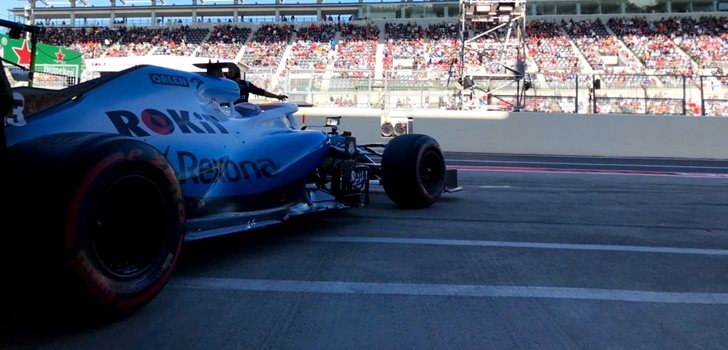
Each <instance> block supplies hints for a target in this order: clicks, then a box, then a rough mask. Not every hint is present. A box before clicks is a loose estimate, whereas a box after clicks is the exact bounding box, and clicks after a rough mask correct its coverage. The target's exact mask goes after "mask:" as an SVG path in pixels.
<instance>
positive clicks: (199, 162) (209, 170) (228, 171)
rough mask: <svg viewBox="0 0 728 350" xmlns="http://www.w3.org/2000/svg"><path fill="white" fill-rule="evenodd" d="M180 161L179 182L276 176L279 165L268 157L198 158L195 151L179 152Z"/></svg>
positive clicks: (206, 183)
mask: <svg viewBox="0 0 728 350" xmlns="http://www.w3.org/2000/svg"><path fill="white" fill-rule="evenodd" d="M177 162H179V171H180V174H179V182H180V183H181V184H184V183H187V181H188V180H189V181H191V182H192V183H193V184H200V183H202V184H205V185H209V184H211V183H215V182H223V183H231V182H239V181H243V180H251V179H253V178H255V179H260V178H262V177H274V176H276V172H277V171H278V165H277V164H276V163H275V162H274V161H273V160H272V159H268V158H261V159H258V160H256V161H252V160H243V161H237V162H236V161H233V160H230V158H228V157H224V158H221V159H207V158H197V156H195V155H194V154H193V153H191V152H186V151H179V152H177Z"/></svg>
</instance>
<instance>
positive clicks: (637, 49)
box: [607, 17, 693, 75]
mask: <svg viewBox="0 0 728 350" xmlns="http://www.w3.org/2000/svg"><path fill="white" fill-rule="evenodd" d="M607 24H608V25H609V27H610V28H611V29H612V30H613V31H614V32H615V33H616V34H617V35H618V36H619V38H620V39H621V40H622V41H623V42H624V43H625V44H626V45H627V47H628V48H629V49H630V50H631V51H632V52H633V53H634V54H635V55H636V56H637V58H638V59H639V60H640V61H641V62H642V63H643V64H644V66H645V68H646V69H649V71H646V72H647V73H654V74H679V75H683V74H687V75H692V74H693V62H692V60H691V59H690V58H689V57H688V56H687V55H686V54H685V53H683V52H682V50H680V48H679V47H678V46H677V45H676V44H675V42H673V41H672V40H671V39H670V37H669V36H668V35H669V34H670V33H673V32H675V31H677V28H678V27H679V25H678V22H677V21H676V20H675V18H674V17H671V18H667V19H662V20H660V21H655V22H650V21H648V20H647V19H645V18H644V17H641V18H610V19H609V21H608V22H607Z"/></svg>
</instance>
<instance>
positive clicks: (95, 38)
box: [40, 27, 123, 59]
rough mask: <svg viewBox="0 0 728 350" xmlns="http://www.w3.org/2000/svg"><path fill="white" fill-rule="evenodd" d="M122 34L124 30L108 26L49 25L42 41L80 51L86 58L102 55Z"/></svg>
mask: <svg viewBox="0 0 728 350" xmlns="http://www.w3.org/2000/svg"><path fill="white" fill-rule="evenodd" d="M122 35H123V32H122V31H118V30H114V29H111V28H108V27H81V28H67V27H47V28H46V31H45V33H44V35H43V37H41V39H40V41H41V42H44V43H47V44H50V45H57V46H63V47H68V48H70V49H72V50H76V51H79V52H80V53H81V55H83V58H84V59H86V58H98V57H101V56H102V55H104V53H105V52H106V50H107V49H108V48H109V47H110V46H111V45H112V44H113V43H115V42H117V41H119V40H120V39H121V36H122Z"/></svg>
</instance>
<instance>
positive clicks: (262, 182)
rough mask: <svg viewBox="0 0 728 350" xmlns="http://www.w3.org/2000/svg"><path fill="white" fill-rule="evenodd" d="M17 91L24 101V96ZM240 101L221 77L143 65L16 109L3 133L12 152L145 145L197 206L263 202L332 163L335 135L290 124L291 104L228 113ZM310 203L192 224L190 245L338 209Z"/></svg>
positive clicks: (324, 198) (324, 199)
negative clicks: (125, 141)
mask: <svg viewBox="0 0 728 350" xmlns="http://www.w3.org/2000/svg"><path fill="white" fill-rule="evenodd" d="M16 91H19V92H20V94H23V90H22V89H16ZM25 92H26V93H32V89H27V88H26V91H25ZM238 94H239V92H238V86H237V84H236V83H235V82H233V81H231V80H227V79H224V78H218V77H215V76H210V75H206V74H198V73H190V72H182V71H177V70H172V69H166V68H161V67H155V66H139V67H135V68H131V69H128V70H126V71H123V72H119V73H117V74H115V75H114V76H112V77H102V78H99V82H96V83H94V84H93V86H91V87H89V88H83V87H78V88H77V93H75V94H73V96H68V97H67V98H65V99H62V100H61V101H59V102H57V103H54V104H51V105H50V106H46V107H44V108H41V109H40V110H38V111H33V112H32V113H30V114H28V115H22V110H17V111H16V115H15V119H14V121H15V123H10V125H8V126H7V127H6V135H7V145H8V147H9V148H10V147H13V145H14V144H17V143H20V142H23V141H27V140H32V139H34V138H37V137H41V136H45V135H50V134H60V133H72V132H94V133H108V134H113V135H123V136H127V137H130V138H134V139H137V140H141V141H143V142H146V143H148V144H150V145H152V146H153V147H155V148H156V149H157V150H159V152H160V153H162V154H163V155H165V156H166V158H167V160H168V161H169V163H170V165H171V166H172V168H173V169H174V171H175V173H176V174H177V177H178V180H179V183H180V184H181V187H182V191H183V195H184V197H185V199H187V200H191V199H195V200H196V201H197V203H206V202H214V201H217V202H220V201H221V200H222V201H224V200H226V199H229V200H234V199H235V198H250V197H254V196H262V195H265V194H266V193H268V192H270V191H274V190H276V189H280V188H284V187H286V186H289V185H291V184H294V183H297V182H301V181H302V180H305V178H306V177H308V176H310V174H311V173H312V172H314V170H315V169H316V168H317V167H318V166H319V165H320V164H321V163H322V162H323V161H324V159H325V158H326V157H327V154H328V152H329V148H330V138H329V136H328V135H327V134H326V133H324V132H322V131H307V130H300V129H301V128H300V126H299V125H298V124H297V121H296V119H295V118H294V117H293V113H295V112H296V111H297V109H298V107H297V106H296V105H294V104H288V103H275V104H270V105H261V106H258V105H253V104H239V105H235V106H234V107H230V105H231V104H232V103H233V101H235V99H237V98H238V97H239V96H238ZM26 102H27V101H26ZM26 110H28V108H26ZM13 124H15V125H16V126H13ZM310 197H311V198H312V199H311V200H307V201H305V202H306V203H298V205H296V203H293V204H290V205H289V206H288V207H286V208H285V209H281V208H277V209H268V210H267V211H257V212H255V213H252V214H251V213H245V214H243V213H240V212H236V213H219V214H218V215H215V217H214V219H212V218H211V217H209V216H208V217H198V218H195V217H194V216H193V215H191V216H192V217H189V218H188V226H189V228H188V239H195V238H203V237H207V236H213V235H219V234H225V233H231V232H236V231H240V230H244V229H246V228H251V227H252V226H256V227H259V226H261V225H264V224H265V223H275V222H280V221H282V220H285V219H287V218H288V217H289V216H290V215H295V214H300V213H304V212H308V211H318V210H324V209H335V208H340V207H342V206H341V205H340V204H327V205H323V206H318V207H314V206H311V205H310V204H311V202H312V201H313V200H314V199H315V198H320V199H321V202H322V203H330V202H332V198H330V196H327V195H326V194H323V193H320V194H317V195H313V196H310ZM195 220H197V221H199V223H196V221H195Z"/></svg>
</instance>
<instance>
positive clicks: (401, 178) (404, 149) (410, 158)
mask: <svg viewBox="0 0 728 350" xmlns="http://www.w3.org/2000/svg"><path fill="white" fill-rule="evenodd" d="M445 172H446V168H445V157H444V156H443V154H442V150H440V145H439V144H438V143H437V141H435V139H433V138H432V137H430V136H427V135H419V134H407V135H401V136H397V137H395V138H393V139H392V140H391V141H389V143H388V144H387V146H386V147H385V149H384V153H383V155H382V186H383V187H384V191H385V192H386V194H387V196H388V197H389V198H390V199H391V200H392V201H393V202H395V203H397V204H398V205H399V206H401V207H405V208H425V207H428V206H430V205H432V204H433V203H435V202H436V201H437V200H439V199H440V197H441V196H442V191H443V190H444V188H445Z"/></svg>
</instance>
